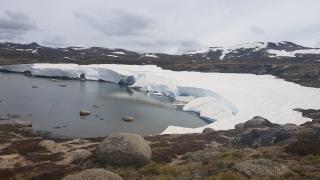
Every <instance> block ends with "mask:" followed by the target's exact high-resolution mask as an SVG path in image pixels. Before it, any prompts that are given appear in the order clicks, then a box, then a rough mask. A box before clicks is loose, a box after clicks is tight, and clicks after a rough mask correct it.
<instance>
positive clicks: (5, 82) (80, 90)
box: [0, 73, 207, 137]
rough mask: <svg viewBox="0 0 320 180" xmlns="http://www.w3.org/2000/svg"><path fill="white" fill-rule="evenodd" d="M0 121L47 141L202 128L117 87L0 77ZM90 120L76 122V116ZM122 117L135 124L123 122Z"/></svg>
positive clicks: (164, 102)
mask: <svg viewBox="0 0 320 180" xmlns="http://www.w3.org/2000/svg"><path fill="white" fill-rule="evenodd" d="M0 101H1V103H0V115H1V116H0V119H2V120H4V119H8V118H9V119H19V120H27V121H31V122H32V123H33V126H32V127H33V130H34V131H38V132H49V133H51V135H52V136H63V137H98V136H105V135H108V134H110V133H115V132H127V133H137V134H141V135H152V134H159V133H161V132H162V131H163V130H164V129H165V128H166V127H167V126H169V125H175V126H183V127H192V128H194V127H200V126H203V125H206V124H207V122H205V121H203V120H202V119H201V118H199V117H198V116H197V115H196V114H195V113H188V112H183V111H181V110H178V109H177V108H176V107H174V106H172V102H171V101H170V99H168V98H167V97H163V96H157V95H152V94H146V93H142V92H138V91H135V90H132V89H130V88H128V87H124V86H119V85H118V84H113V83H107V82H96V81H77V80H55V79H49V78H36V77H32V78H30V77H26V76H24V75H22V74H14V73H0ZM81 109H84V110H88V111H90V112H91V115H89V116H84V117H81V116H80V115H79V111H80V110H81ZM124 116H132V117H134V118H135V120H134V121H133V122H124V121H123V120H122V118H123V117H124Z"/></svg>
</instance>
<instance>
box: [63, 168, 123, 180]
mask: <svg viewBox="0 0 320 180" xmlns="http://www.w3.org/2000/svg"><path fill="white" fill-rule="evenodd" d="M91 179H92V180H106V179H107V180H122V178H121V177H120V176H119V175H118V174H115V173H113V172H111V171H107V170H104V169H86V170H84V171H81V172H80V173H78V174H74V175H68V176H66V177H64V178H63V179H62V180H91Z"/></svg>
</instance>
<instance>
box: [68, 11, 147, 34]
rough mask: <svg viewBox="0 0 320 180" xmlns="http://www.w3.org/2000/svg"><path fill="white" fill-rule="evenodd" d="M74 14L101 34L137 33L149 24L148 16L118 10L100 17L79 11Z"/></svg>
mask: <svg viewBox="0 0 320 180" xmlns="http://www.w3.org/2000/svg"><path fill="white" fill-rule="evenodd" d="M74 16H75V17H76V18H77V19H79V20H81V21H83V22H84V23H86V24H88V25H90V26H91V27H92V28H94V29H96V30H97V31H99V32H100V33H102V34H103V35H108V36H132V35H139V34H141V33H143V32H144V31H146V30H147V29H148V28H149V27H150V25H151V20H150V19H149V18H146V17H144V16H142V15H139V14H135V13H131V12H127V11H120V10H117V11H110V13H108V14H107V15H105V16H100V17H95V16H92V15H88V14H85V13H81V12H75V13H74Z"/></svg>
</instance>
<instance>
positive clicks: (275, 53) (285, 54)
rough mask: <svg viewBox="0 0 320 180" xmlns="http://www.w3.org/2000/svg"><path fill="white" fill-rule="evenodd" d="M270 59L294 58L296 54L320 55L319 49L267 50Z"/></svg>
mask: <svg viewBox="0 0 320 180" xmlns="http://www.w3.org/2000/svg"><path fill="white" fill-rule="evenodd" d="M267 52H268V53H269V54H270V57H296V56H297V55H298V54H320V49H301V50H296V51H285V50H274V49H270V50H267Z"/></svg>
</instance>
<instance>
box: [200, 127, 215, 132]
mask: <svg viewBox="0 0 320 180" xmlns="http://www.w3.org/2000/svg"><path fill="white" fill-rule="evenodd" d="M212 132H215V130H214V129H212V128H204V129H203V130H202V133H212Z"/></svg>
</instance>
